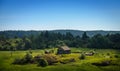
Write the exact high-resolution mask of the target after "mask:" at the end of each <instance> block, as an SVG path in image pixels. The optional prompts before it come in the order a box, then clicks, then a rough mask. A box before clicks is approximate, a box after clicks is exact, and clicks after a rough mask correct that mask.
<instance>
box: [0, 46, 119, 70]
mask: <svg viewBox="0 0 120 71" xmlns="http://www.w3.org/2000/svg"><path fill="white" fill-rule="evenodd" d="M92 50H95V54H94V55H93V56H86V58H85V59H83V60H81V59H79V57H80V55H81V53H82V52H89V51H92ZM31 51H32V56H33V57H34V56H36V55H42V54H44V51H43V50H31ZM26 52H28V51H14V52H13V53H12V56H11V52H10V51H0V71H120V50H114V49H88V48H71V52H72V53H71V54H62V55H56V56H58V57H59V59H60V60H62V59H70V58H74V59H75V60H76V61H75V62H70V63H66V64H61V63H59V62H58V63H55V64H53V65H48V66H47V67H40V66H37V64H25V65H14V64H12V62H13V61H14V59H15V58H22V57H23V56H24V55H25V54H26ZM55 53H56V50H55ZM54 55H55V54H54ZM106 60H111V64H110V65H107V66H96V65H93V64H92V63H95V62H98V63H99V62H101V61H106Z"/></svg>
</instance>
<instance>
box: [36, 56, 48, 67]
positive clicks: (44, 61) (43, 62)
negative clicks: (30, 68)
mask: <svg viewBox="0 0 120 71" xmlns="http://www.w3.org/2000/svg"><path fill="white" fill-rule="evenodd" d="M38 66H42V67H46V66H48V62H47V60H46V59H43V58H41V59H40V60H39V63H38Z"/></svg>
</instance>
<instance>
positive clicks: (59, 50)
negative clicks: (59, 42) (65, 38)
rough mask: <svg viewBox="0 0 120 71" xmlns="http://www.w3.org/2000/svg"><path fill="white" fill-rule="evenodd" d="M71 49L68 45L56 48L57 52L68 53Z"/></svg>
mask: <svg viewBox="0 0 120 71" xmlns="http://www.w3.org/2000/svg"><path fill="white" fill-rule="evenodd" d="M70 53H71V49H70V48H69V47H68V46H61V47H59V48H58V50H57V54H70Z"/></svg>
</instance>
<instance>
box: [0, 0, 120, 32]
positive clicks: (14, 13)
mask: <svg viewBox="0 0 120 71" xmlns="http://www.w3.org/2000/svg"><path fill="white" fill-rule="evenodd" d="M56 29H73V30H115V31H120V0H0V31H4V30H56Z"/></svg>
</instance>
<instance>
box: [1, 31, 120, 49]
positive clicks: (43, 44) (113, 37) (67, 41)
mask: <svg viewBox="0 0 120 71" xmlns="http://www.w3.org/2000/svg"><path fill="white" fill-rule="evenodd" d="M63 45H67V46H69V47H76V48H78V47H83V48H101V49H102V48H112V49H120V34H119V33H116V34H107V35H101V34H96V35H94V36H93V37H89V36H88V35H87V33H86V32H84V33H83V34H82V36H79V35H78V36H74V35H73V34H71V33H70V32H66V34H61V33H59V32H58V33H54V32H49V31H44V32H41V33H40V34H36V35H34V34H31V35H29V36H24V37H17V36H14V38H10V37H8V36H7V37H6V36H5V35H0V50H28V49H44V48H54V47H60V46H63Z"/></svg>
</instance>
